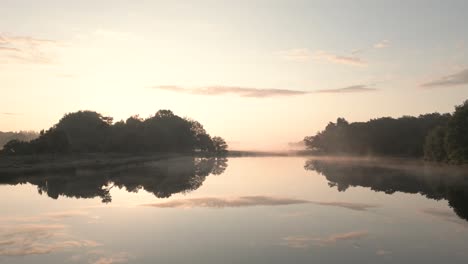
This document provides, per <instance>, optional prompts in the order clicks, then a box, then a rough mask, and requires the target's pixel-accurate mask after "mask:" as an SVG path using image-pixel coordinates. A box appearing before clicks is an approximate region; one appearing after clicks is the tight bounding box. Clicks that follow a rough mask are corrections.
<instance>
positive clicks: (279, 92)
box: [151, 85, 378, 98]
mask: <svg viewBox="0 0 468 264" xmlns="http://www.w3.org/2000/svg"><path fill="white" fill-rule="evenodd" d="M151 88H152V89H157V90H161V91H168V92H175V93H185V94H193V95H206V96H217V95H227V94H232V95H237V96H240V97H247V98H269V97H281V96H299V95H308V94H317V93H318V94H324V93H329V94H344V93H366V92H375V91H378V89H377V88H372V87H368V86H367V85H352V86H348V87H344V88H336V89H322V90H315V91H301V90H289V89H260V88H245V87H237V86H206V87H198V88H185V87H181V86H177V85H157V86H152V87H151Z"/></svg>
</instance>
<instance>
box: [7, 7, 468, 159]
mask: <svg viewBox="0 0 468 264" xmlns="http://www.w3.org/2000/svg"><path fill="white" fill-rule="evenodd" d="M467 13H468V1H464V0H461V1H456V0H453V1H431V0H424V1H415V0H409V1H383V0H361V1H346V0H343V1H335V0H327V1H325V0H324V1H313V0H309V1H294V0H292V1H291V0H289V1H287V0H283V1H279V0H277V1H275V0H268V1H267V0H264V1H254V0H249V1H246V0H239V1H223V0H217V1H214V0H213V1H206V0H198V1H178V0H173V1H157V0H152V1H144V0H134V1H130V0H128V1H119V0H112V1H110V0H100V1H96V0H93V1H88V0H81V1H68V0H55V1H53V0H41V1H35V0H34V1H33V0H29V1H26V0H11V1H10V0H0V18H1V21H0V131H18V130H36V131H38V130H41V129H47V128H49V127H51V126H52V125H54V124H56V123H57V122H58V120H59V119H60V118H61V117H62V116H63V115H64V114H65V113H69V112H74V111H78V110H94V111H97V112H99V113H102V114H103V115H109V116H112V117H114V119H115V120H121V119H124V120H125V119H126V118H128V117H129V116H132V115H135V114H139V115H140V116H141V117H149V116H151V115H153V114H154V113H156V112H157V111H158V110H160V109H170V110H172V111H173V112H174V113H175V114H177V115H179V116H182V117H190V118H193V119H196V120H198V121H199V122H201V123H202V124H203V125H204V126H205V128H206V129H207V131H208V132H209V133H210V134H211V135H218V136H222V137H224V138H225V139H226V140H227V141H228V143H229V144H230V148H231V149H251V150H253V149H257V150H282V149H285V148H287V147H288V143H289V142H297V141H300V140H302V139H303V138H304V136H308V135H314V134H315V133H316V132H318V131H320V130H322V129H323V128H324V127H325V126H326V124H327V123H328V122H330V121H334V120H336V118H338V117H344V118H346V119H347V120H348V121H366V120H368V119H371V118H377V117H384V116H391V117H399V116H402V115H419V114H423V113H429V112H452V111H453V110H454V106H455V105H459V104H461V103H462V102H463V101H465V100H466V99H468V34H466V33H467V29H466V24H467V22H468V18H467V17H466V14H467Z"/></svg>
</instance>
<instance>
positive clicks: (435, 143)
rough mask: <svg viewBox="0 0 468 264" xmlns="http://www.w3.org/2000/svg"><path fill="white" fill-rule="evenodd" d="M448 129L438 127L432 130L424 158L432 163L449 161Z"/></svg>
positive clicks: (427, 138)
mask: <svg viewBox="0 0 468 264" xmlns="http://www.w3.org/2000/svg"><path fill="white" fill-rule="evenodd" d="M446 138H447V127H445V126H438V127H436V128H434V129H433V130H431V131H430V132H429V134H428V135H427V137H426V142H425V144H424V158H425V159H426V160H431V161H438V162H441V161H446V160H447V158H448V157H447V146H446Z"/></svg>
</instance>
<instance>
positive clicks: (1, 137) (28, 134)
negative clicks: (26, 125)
mask: <svg viewBox="0 0 468 264" xmlns="http://www.w3.org/2000/svg"><path fill="white" fill-rule="evenodd" d="M38 136H39V134H38V133H37V132H34V131H19V132H2V131H0V149H1V148H2V147H3V145H5V144H6V143H7V142H9V141H11V140H14V139H16V140H22V141H31V140H33V139H35V138H37V137H38Z"/></svg>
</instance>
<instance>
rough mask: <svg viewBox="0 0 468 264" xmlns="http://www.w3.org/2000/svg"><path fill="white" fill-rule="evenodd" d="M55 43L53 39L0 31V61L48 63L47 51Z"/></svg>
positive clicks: (50, 58)
mask: <svg viewBox="0 0 468 264" xmlns="http://www.w3.org/2000/svg"><path fill="white" fill-rule="evenodd" d="M57 45H58V42H56V41H53V40H48V39H40V38H34V37H30V36H13V35H6V34H1V33H0V63H36V64H49V63H51V62H52V57H51V56H50V54H48V52H47V51H48V49H50V48H51V47H55V46H57Z"/></svg>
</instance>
